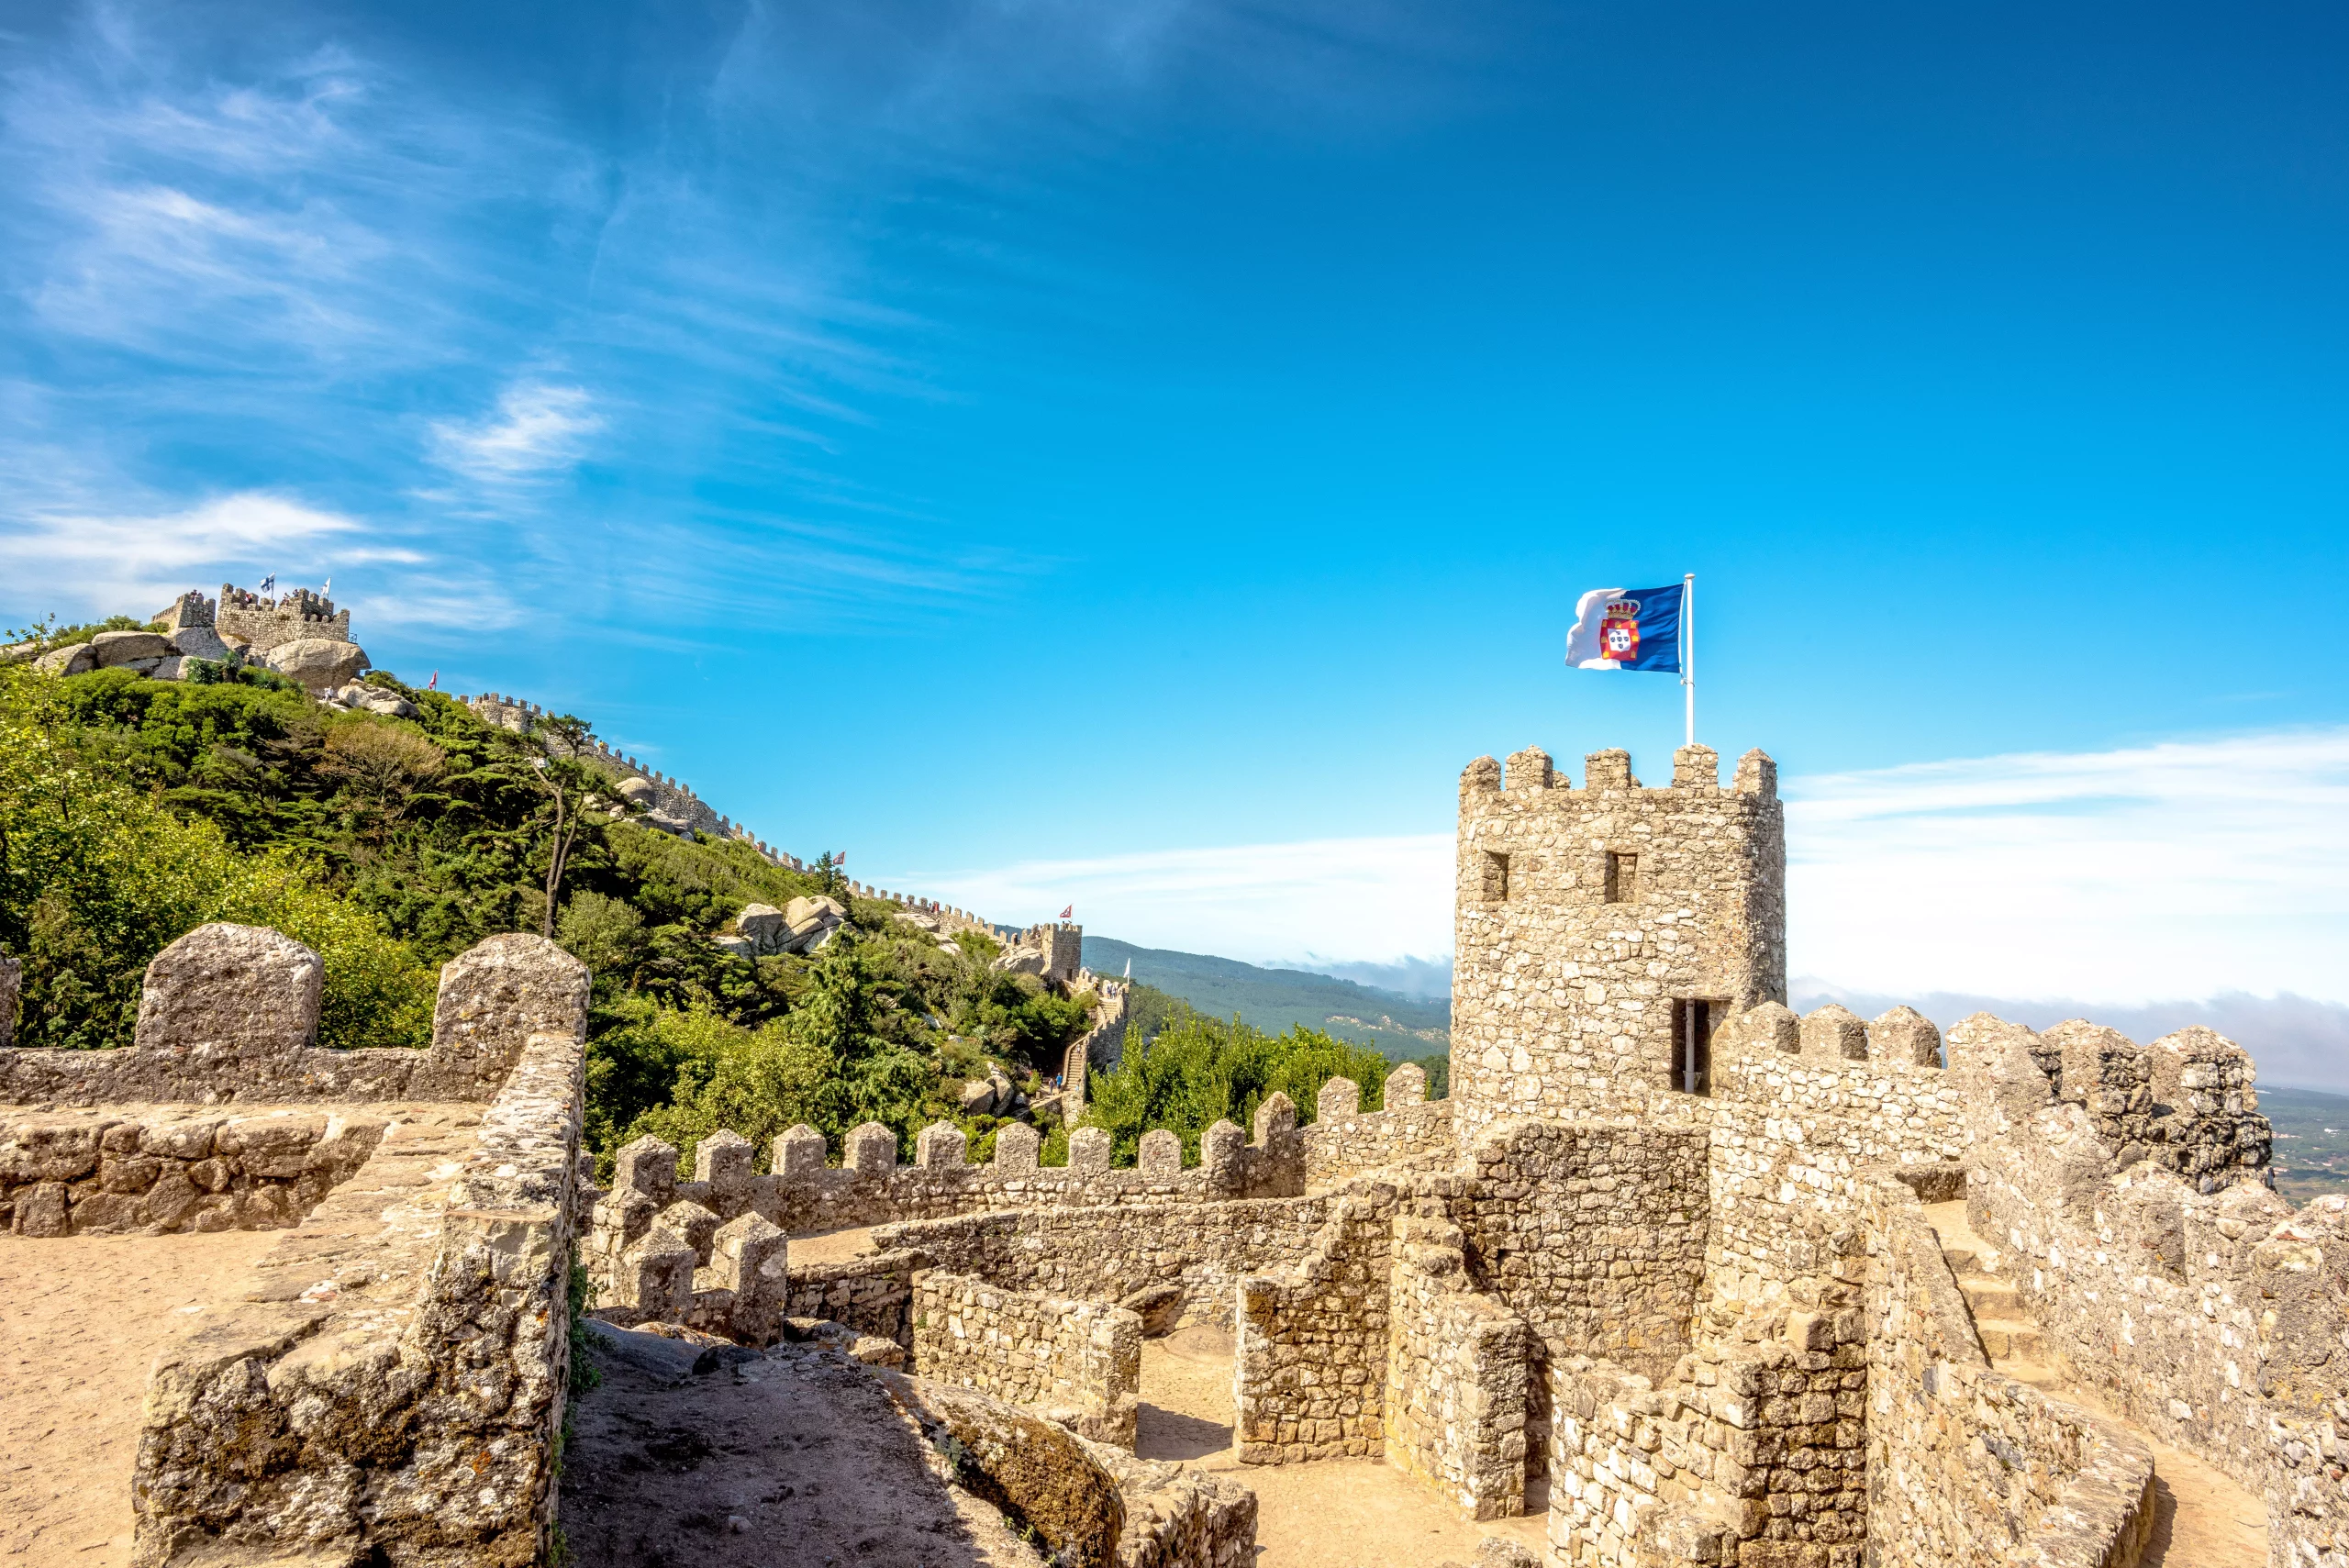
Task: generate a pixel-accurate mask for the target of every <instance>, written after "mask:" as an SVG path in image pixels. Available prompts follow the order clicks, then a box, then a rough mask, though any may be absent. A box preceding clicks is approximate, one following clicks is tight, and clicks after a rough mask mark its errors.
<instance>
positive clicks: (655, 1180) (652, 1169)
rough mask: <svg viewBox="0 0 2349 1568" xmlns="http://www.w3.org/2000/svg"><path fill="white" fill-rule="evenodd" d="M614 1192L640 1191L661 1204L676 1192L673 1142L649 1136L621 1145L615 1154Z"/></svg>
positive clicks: (675, 1155) (613, 1170)
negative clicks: (665, 1141) (664, 1141)
mask: <svg viewBox="0 0 2349 1568" xmlns="http://www.w3.org/2000/svg"><path fill="white" fill-rule="evenodd" d="M612 1188H613V1190H614V1191H615V1192H633V1193H641V1194H643V1195H645V1196H646V1197H648V1198H650V1199H651V1200H652V1202H653V1203H654V1204H655V1205H657V1206H658V1207H662V1208H666V1207H669V1203H670V1200H671V1199H672V1198H674V1196H675V1195H676V1192H677V1151H676V1149H675V1147H674V1145H671V1144H667V1143H663V1142H662V1141H661V1140H659V1139H657V1138H653V1137H651V1136H649V1135H648V1136H646V1137H643V1138H640V1139H637V1140H634V1141H633V1142H630V1143H629V1144H627V1145H625V1146H624V1147H622V1148H621V1150H620V1151H619V1152H618V1154H617V1155H615V1156H613V1158H612Z"/></svg>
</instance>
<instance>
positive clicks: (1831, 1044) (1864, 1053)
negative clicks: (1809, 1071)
mask: <svg viewBox="0 0 2349 1568" xmlns="http://www.w3.org/2000/svg"><path fill="white" fill-rule="evenodd" d="M1802 1053H1803V1055H1805V1056H1807V1057H1816V1058H1818V1059H1819V1060H1820V1061H1822V1062H1865V1061H1866V1060H1867V1059H1868V1026H1867V1025H1866V1024H1865V1023H1864V1022H1862V1021H1861V1019H1860V1017H1859V1015H1858V1014H1856V1013H1854V1012H1853V1011H1852V1010H1851V1009H1850V1008H1849V1007H1846V1006H1843V1005H1842V1004H1841V1003H1839V1002H1830V1003H1828V1004H1827V1005H1826V1006H1823V1007H1820V1008H1818V1009H1816V1010H1814V1011H1812V1012H1810V1013H1808V1014H1806V1015H1805V1016H1804V1018H1803V1020H1802Z"/></svg>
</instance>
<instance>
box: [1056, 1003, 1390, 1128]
mask: <svg viewBox="0 0 2349 1568" xmlns="http://www.w3.org/2000/svg"><path fill="white" fill-rule="evenodd" d="M1388 1071H1389V1067H1388V1063H1387V1061H1386V1058H1385V1057H1384V1056H1381V1055H1380V1054H1379V1053H1378V1052H1376V1051H1372V1050H1369V1049H1368V1048H1366V1047H1364V1046H1358V1045H1354V1044H1353V1043H1351V1042H1350V1041H1347V1040H1339V1039H1337V1038H1335V1037H1334V1036H1331V1035H1327V1034H1323V1033H1321V1032H1320V1031H1319V1030H1318V1029H1289V1030H1287V1031H1286V1032H1285V1033H1282V1034H1278V1035H1267V1034H1264V1033H1263V1032H1261V1031H1260V1030H1257V1029H1252V1028H1251V1027H1249V1026H1248V1025H1247V1024H1245V1023H1242V1022H1241V1020H1239V1019H1238V1018H1233V1019H1231V1020H1230V1022H1228V1023H1227V1022H1224V1021H1222V1020H1220V1019H1217V1018H1201V1017H1199V1016H1198V1015H1197V1014H1193V1015H1191V1016H1190V1017H1189V1018H1186V1019H1184V1020H1183V1021H1180V1022H1177V1023H1174V1024H1171V1025H1169V1026H1168V1027H1167V1028H1165V1029H1162V1030H1161V1031H1160V1032H1159V1033H1158V1035H1157V1036H1156V1037H1155V1038H1153V1039H1152V1040H1148V1041H1146V1042H1141V1043H1135V1044H1129V1045H1128V1047H1127V1049H1126V1053H1125V1056H1124V1059H1123V1060H1122V1061H1120V1062H1119V1064H1118V1065H1117V1066H1116V1067H1115V1068H1114V1069H1112V1070H1111V1071H1109V1072H1107V1073H1094V1074H1092V1075H1091V1076H1089V1077H1088V1078H1087V1079H1086V1080H1085V1098H1086V1106H1085V1117H1084V1118H1083V1120H1082V1122H1081V1123H1080V1125H1082V1126H1085V1127H1098V1128H1102V1129H1106V1130H1107V1131H1108V1133H1109V1136H1110V1140H1111V1158H1112V1159H1113V1160H1115V1161H1117V1162H1119V1163H1130V1162H1132V1160H1133V1159H1134V1157H1135V1154H1136V1153H1137V1151H1138V1150H1139V1148H1140V1145H1141V1135H1142V1134H1143V1133H1145V1132H1148V1131H1151V1130H1152V1129H1156V1128H1162V1127H1163V1128H1165V1129H1168V1130H1169V1131H1172V1132H1173V1133H1175V1135H1176V1136H1177V1137H1179V1138H1180V1139H1181V1140H1183V1151H1184V1157H1185V1158H1186V1159H1187V1160H1194V1161H1196V1160H1197V1158H1198V1147H1199V1135H1200V1134H1201V1133H1203V1132H1205V1131H1206V1130H1207V1129H1208V1128H1209V1127H1212V1126H1213V1125H1215V1123H1216V1122H1217V1121H1218V1120H1221V1119H1229V1120H1230V1121H1233V1122H1236V1123H1238V1124H1239V1125H1240V1126H1241V1127H1243V1128H1244V1127H1247V1126H1249V1124H1250V1122H1251V1120H1252V1118H1254V1116H1255V1114H1256V1107H1257V1106H1260V1105H1262V1104H1263V1103H1264V1100H1265V1099H1267V1098H1268V1097H1269V1096H1270V1095H1272V1094H1273V1093H1274V1092H1275V1091H1279V1092H1281V1093H1284V1094H1286V1095H1288V1097H1289V1098H1290V1100H1292V1101H1293V1102H1295V1104H1296V1106H1297V1117H1298V1119H1300V1120H1302V1121H1311V1120H1312V1119H1313V1115H1314V1107H1315V1105H1316V1103H1317V1101H1318V1099H1319V1095H1320V1092H1321V1086H1322V1085H1323V1084H1326V1083H1328V1082H1329V1081H1330V1079H1332V1078H1352V1079H1353V1080H1354V1082H1356V1083H1357V1084H1361V1085H1362V1106H1363V1108H1364V1110H1376V1109H1378V1108H1379V1107H1380V1106H1381V1105H1382V1104H1383V1103H1384V1089H1385V1085H1386V1074H1387V1072H1388Z"/></svg>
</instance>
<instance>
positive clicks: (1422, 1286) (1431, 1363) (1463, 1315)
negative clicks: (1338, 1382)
mask: <svg viewBox="0 0 2349 1568" xmlns="http://www.w3.org/2000/svg"><path fill="white" fill-rule="evenodd" d="M1463 1246H1464V1241H1463V1238H1462V1236H1461V1234H1460V1229H1459V1228H1458V1227H1457V1226H1455V1225H1453V1224H1451V1223H1450V1222H1449V1221H1447V1220H1441V1219H1435V1218H1426V1217H1422V1216H1416V1215H1409V1214H1406V1215H1403V1216H1401V1217H1400V1218H1397V1220H1396V1221H1395V1247H1394V1252H1393V1267H1392V1269H1391V1271H1390V1274H1389V1286H1388V1290H1389V1300H1388V1307H1387V1341H1386V1407H1385V1410H1384V1421H1385V1428H1386V1462H1387V1463H1389V1464H1391V1465H1394V1466H1395V1467H1397V1469H1400V1470H1406V1471H1408V1472H1410V1473H1413V1474H1415V1475H1419V1476H1421V1477H1423V1478H1424V1479H1426V1480H1428V1481H1429V1482H1431V1483H1432V1484H1434V1485H1436V1486H1438V1487H1439V1488H1441V1489H1442V1492H1443V1493H1444V1495H1445V1496H1448V1497H1449V1498H1451V1499H1452V1501H1453V1504H1454V1505H1456V1506H1457V1507H1459V1508H1460V1509H1461V1511H1462V1512H1464V1514H1466V1515H1467V1516H1468V1517H1469V1518H1477V1519H1497V1518H1508V1517H1509V1516H1512V1515H1515V1514H1521V1513H1523V1512H1524V1511H1525V1445H1526V1412H1527V1408H1528V1380H1529V1378H1530V1377H1531V1368H1532V1362H1533V1347H1534V1339H1533V1335H1532V1333H1531V1330H1530V1329H1527V1328H1526V1326H1525V1322H1524V1320H1523V1319H1522V1318H1519V1317H1518V1316H1517V1314H1515V1313H1513V1312H1511V1311H1509V1310H1508V1308H1507V1307H1503V1306H1502V1305H1501V1304H1500V1303H1499V1302H1498V1301H1496V1300H1495V1299H1493V1298H1492V1297H1491V1296H1486V1295H1484V1294H1483V1293H1481V1292H1479V1291H1478V1290H1477V1289H1476V1288H1475V1284H1473V1283H1472V1282H1471V1281H1470V1280H1469V1278H1468V1273H1467V1262H1466V1259H1465V1257H1464V1252H1463Z"/></svg>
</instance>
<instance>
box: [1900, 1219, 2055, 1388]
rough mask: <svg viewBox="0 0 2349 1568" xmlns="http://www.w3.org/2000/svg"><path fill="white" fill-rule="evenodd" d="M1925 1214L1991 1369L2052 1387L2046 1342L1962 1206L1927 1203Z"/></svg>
mask: <svg viewBox="0 0 2349 1568" xmlns="http://www.w3.org/2000/svg"><path fill="white" fill-rule="evenodd" d="M1925 1212H1926V1218H1928V1219H1929V1220H1931V1221H1932V1227H1933V1229H1934V1231H1935V1232H1936V1233H1937V1234H1938V1235H1939V1236H1940V1237H1941V1239H1942V1256H1943V1257H1944V1258H1947V1259H1948V1260H1949V1267H1950V1273H1954V1274H1955V1275H1956V1276H1957V1288H1958V1289H1959V1290H1960V1291H1961V1292H1963V1293H1964V1294H1965V1306H1966V1309H1967V1310H1968V1311H1969V1312H1971V1313H1973V1315H1974V1331H1975V1332H1976V1334H1978V1335H1980V1336H1981V1339H1982V1350H1983V1351H1984V1353H1985V1354H1987V1355H1988V1356H1989V1358H1990V1362H1991V1364H1992V1365H1994V1366H1996V1367H1997V1368H1998V1370H1999V1371H2000V1372H2003V1373H2006V1374H2007V1375H2008V1376H2009V1377H2011V1378H2013V1379H2015V1381H2017V1382H2018V1383H2028V1384H2030V1385H2032V1386H2033V1387H2039V1388H2052V1387H2054V1385H2055V1383H2056V1375H2055V1371H2054V1361H2053V1359H2052V1358H2051V1357H2050V1355H2049V1354H2048V1350H2047V1337H2046V1335H2045V1334H2043V1332H2041V1330H2040V1327H2039V1325H2038V1324H2037V1323H2036V1322H2034V1321H2032V1318H2031V1315H2030V1314H2029V1313H2027V1312H2025V1311H2024V1310H2023V1308H2022V1303H2021V1296H2020V1295H2019V1294H2018V1292H2017V1291H2016V1289H2015V1283H2014V1280H2013V1279H2012V1278H2011V1277H2010V1276H2009V1275H2008V1274H2006V1273H2002V1272H2001V1271H2000V1265H2001V1263H2002V1262H2004V1261H2005V1260H2004V1259H2003V1258H2002V1257H2001V1256H2000V1254H1999V1252H1998V1250H1997V1249H1996V1248H1994V1247H1992V1246H1990V1245H1989V1244H1988V1243H1987V1242H1986V1241H1984V1240H1982V1239H1981V1238H1980V1237H1978V1236H1976V1235H1975V1234H1974V1232H1973V1230H1972V1229H1970V1228H1969V1227H1968V1226H1967V1225H1966V1223H1965V1203H1964V1202H1962V1201H1961V1202H1957V1203H1937V1204H1930V1205H1928V1206H1926V1211H1925Z"/></svg>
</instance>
